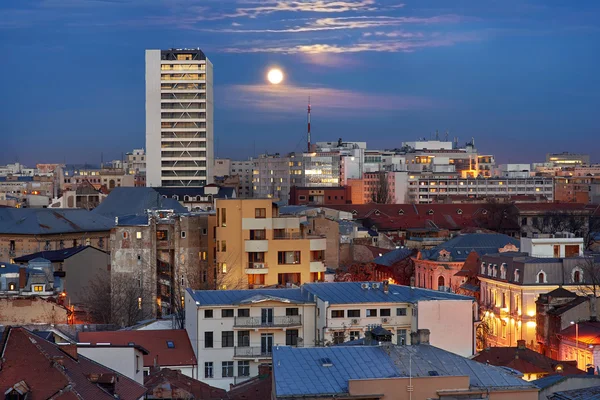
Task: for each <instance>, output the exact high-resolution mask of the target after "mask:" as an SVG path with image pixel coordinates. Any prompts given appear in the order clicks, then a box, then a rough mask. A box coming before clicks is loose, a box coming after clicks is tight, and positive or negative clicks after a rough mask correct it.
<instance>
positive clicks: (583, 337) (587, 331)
mask: <svg viewBox="0 0 600 400" xmlns="http://www.w3.org/2000/svg"><path fill="white" fill-rule="evenodd" d="M577 325H578V326H577V328H576V327H575V325H571V326H569V327H567V328H565V329H563V330H562V331H560V333H559V335H560V336H561V337H563V338H565V339H569V340H572V341H573V342H574V341H575V340H577V339H579V342H580V343H586V344H588V345H589V344H593V345H597V344H600V321H583V322H579V323H578V324H577ZM577 329H578V330H579V332H577ZM577 336H579V337H577Z"/></svg>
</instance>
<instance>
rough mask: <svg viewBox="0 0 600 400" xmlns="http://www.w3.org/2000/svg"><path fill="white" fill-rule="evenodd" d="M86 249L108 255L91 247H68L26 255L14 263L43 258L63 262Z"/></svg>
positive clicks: (16, 259)
mask: <svg viewBox="0 0 600 400" xmlns="http://www.w3.org/2000/svg"><path fill="white" fill-rule="evenodd" d="M88 248H91V249H93V250H96V251H99V252H102V253H104V254H106V255H108V253H106V252H105V251H103V250H100V249H97V248H95V247H92V246H78V247H70V248H68V249H62V250H52V251H40V252H37V253H33V254H28V255H26V256H22V257H18V258H15V262H19V263H20V262H28V261H32V260H34V259H36V258H43V259H45V260H48V261H50V262H63V261H65V260H66V259H67V258H70V257H73V256H74V255H75V254H78V253H80V252H82V251H83V250H87V249H88Z"/></svg>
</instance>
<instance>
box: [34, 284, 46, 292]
mask: <svg viewBox="0 0 600 400" xmlns="http://www.w3.org/2000/svg"><path fill="white" fill-rule="evenodd" d="M33 291H34V292H43V291H44V285H35V286H34V287H33Z"/></svg>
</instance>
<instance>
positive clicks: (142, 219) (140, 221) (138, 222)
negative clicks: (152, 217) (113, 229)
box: [117, 214, 148, 226]
mask: <svg viewBox="0 0 600 400" xmlns="http://www.w3.org/2000/svg"><path fill="white" fill-rule="evenodd" d="M117 225H118V226H146V225H148V214H144V215H124V216H120V217H119V220H118V221H117Z"/></svg>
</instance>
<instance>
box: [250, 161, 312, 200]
mask: <svg viewBox="0 0 600 400" xmlns="http://www.w3.org/2000/svg"><path fill="white" fill-rule="evenodd" d="M292 166H294V167H296V168H300V167H301V166H302V161H301V160H295V159H294V160H292V158H291V157H289V156H285V157H282V156H280V155H279V153H275V154H273V155H269V154H262V155H260V156H259V157H258V158H257V159H255V160H254V169H253V172H252V174H253V179H252V191H253V195H254V197H255V198H272V199H279V200H281V201H282V202H284V203H287V202H288V201H289V193H290V186H291V185H290V182H291V175H292V172H291V171H292V169H291V168H292ZM295 171H298V172H299V171H300V170H299V169H296V170H295ZM294 174H295V172H294Z"/></svg>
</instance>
